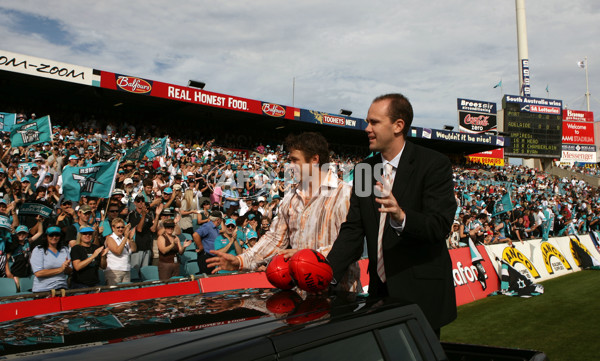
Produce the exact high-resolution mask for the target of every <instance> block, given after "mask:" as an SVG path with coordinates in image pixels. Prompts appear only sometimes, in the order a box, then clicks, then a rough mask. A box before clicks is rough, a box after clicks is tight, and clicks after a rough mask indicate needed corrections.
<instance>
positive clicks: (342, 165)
mask: <svg viewBox="0 0 600 361" xmlns="http://www.w3.org/2000/svg"><path fill="white" fill-rule="evenodd" d="M18 118H20V119H21V120H25V119H26V118H27V117H25V116H24V115H22V114H20V115H19V116H18ZM31 119H35V115H34V114H32V115H31ZM52 132H53V141H52V142H44V143H38V144H35V145H33V146H29V147H13V146H12V144H11V141H10V137H9V134H8V133H7V132H4V133H3V134H2V136H1V137H2V139H1V140H2V149H1V154H0V155H1V158H0V161H1V162H0V221H1V220H2V218H4V219H5V221H4V222H0V223H2V224H0V276H2V277H8V278H13V279H14V280H15V282H16V283H17V285H19V279H21V278H28V277H29V278H33V286H32V290H33V291H34V292H41V291H47V290H51V289H60V288H85V287H93V286H97V285H100V284H102V283H103V280H102V279H101V277H100V275H101V273H99V272H98V271H99V269H102V270H104V273H103V274H104V277H105V279H106V283H107V284H108V285H116V284H119V283H123V282H130V281H131V277H130V275H131V270H132V269H137V270H140V269H142V268H143V267H145V266H148V265H157V266H158V273H159V278H160V279H168V278H171V277H177V276H179V275H180V272H181V267H180V266H179V265H180V263H181V262H182V261H185V260H184V259H183V257H184V254H189V253H190V252H195V253H196V258H195V259H197V262H198V269H197V270H196V272H199V271H202V270H205V269H206V268H205V266H206V265H204V268H203V264H202V262H203V261H204V260H205V259H206V257H203V256H209V255H208V251H209V250H213V249H214V250H222V251H223V252H228V253H231V254H234V255H237V254H240V253H243V252H245V251H246V250H247V249H249V248H251V247H252V246H253V245H254V244H255V243H256V242H257V240H258V239H259V238H260V237H261V236H262V235H263V234H264V233H265V232H266V231H267V230H269V227H270V224H271V222H272V220H273V218H274V217H276V216H277V214H278V210H279V209H278V207H279V202H280V201H281V199H282V198H283V196H284V195H285V193H286V192H287V191H288V190H289V189H290V187H291V186H292V184H293V182H294V179H293V174H290V173H289V167H287V165H288V161H287V153H286V152H285V150H284V147H283V144H282V142H275V143H273V144H266V143H265V145H263V143H251V142H243V141H240V140H239V139H238V140H237V141H227V142H225V141H223V142H219V141H215V139H208V138H204V139H207V140H205V141H198V139H200V138H194V137H193V135H190V137H191V138H186V137H185V136H184V134H181V133H179V134H178V137H175V136H174V135H172V134H169V135H170V136H171V138H169V143H168V144H167V146H166V147H165V149H164V152H162V153H161V154H160V155H158V156H156V157H153V158H152V159H148V158H147V157H143V158H142V157H140V158H139V159H133V160H131V159H130V160H126V161H121V162H120V163H119V168H118V173H117V175H116V177H115V179H114V184H113V187H112V192H111V194H110V196H107V197H106V198H97V197H87V196H81V197H80V199H78V200H71V199H66V198H65V197H64V193H63V186H64V184H65V182H67V181H68V180H67V179H63V177H62V174H63V170H64V169H65V168H66V167H84V166H89V165H91V164H97V163H99V162H101V161H108V160H112V159H119V158H122V157H123V155H124V154H125V153H126V152H125V151H126V150H131V149H134V148H136V147H140V146H141V145H142V144H143V143H144V141H146V140H149V139H154V140H156V141H157V140H159V136H164V135H165V133H166V132H165V131H164V130H162V129H157V128H156V127H151V126H142V125H140V124H132V123H127V122H120V123H105V122H100V121H97V120H94V119H93V118H92V120H88V121H83V122H79V123H77V124H72V123H71V124H62V125H58V124H55V125H54V126H53V129H52ZM360 158H361V156H359V155H344V156H340V155H337V154H333V155H332V157H331V159H332V162H331V163H330V169H331V170H332V171H333V172H334V173H335V174H337V175H338V178H339V179H343V180H344V181H351V180H352V168H353V164H355V163H356V162H357V161H358V160H359V159H360ZM590 172H591V171H589V172H588V174H591V173H590ZM454 180H455V195H456V200H457V205H458V206H457V212H456V217H455V221H454V224H453V227H452V231H451V232H450V235H449V237H448V246H449V247H450V248H457V247H462V246H466V245H467V244H468V239H469V238H471V239H472V240H473V241H474V242H475V243H482V244H491V243H500V242H508V243H509V244H512V242H513V241H521V242H523V241H524V240H526V239H529V238H534V237H541V238H548V237H549V236H560V235H565V234H581V233H586V232H589V231H590V230H598V229H599V224H600V222H599V219H600V199H599V193H598V189H596V188H592V187H591V186H590V185H588V184H586V183H585V182H583V181H578V180H576V179H575V178H573V179H566V178H562V179H558V178H556V177H553V176H550V175H549V174H547V173H543V172H539V171H537V170H535V169H531V168H526V167H523V166H506V167H491V166H484V165H478V164H470V165H466V164H461V165H456V166H455V167H454ZM506 199H508V202H507V201H506ZM31 204H40V205H44V206H46V207H48V209H49V210H50V212H49V214H46V215H42V214H40V212H38V213H37V214H36V213H35V212H33V213H32V212H23V211H22V207H23V205H31ZM500 206H502V207H500ZM220 272H227V271H220Z"/></svg>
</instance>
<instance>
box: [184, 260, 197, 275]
mask: <svg viewBox="0 0 600 361" xmlns="http://www.w3.org/2000/svg"><path fill="white" fill-rule="evenodd" d="M198 272H200V268H199V267H198V263H196V262H188V263H187V264H186V265H185V274H186V276H191V275H195V274H197V273H198Z"/></svg>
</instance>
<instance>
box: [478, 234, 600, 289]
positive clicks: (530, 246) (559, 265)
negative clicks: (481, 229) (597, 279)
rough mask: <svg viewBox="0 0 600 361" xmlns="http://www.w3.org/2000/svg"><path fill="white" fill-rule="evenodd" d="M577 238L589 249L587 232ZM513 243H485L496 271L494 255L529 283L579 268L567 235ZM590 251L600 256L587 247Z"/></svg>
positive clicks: (497, 264)
mask: <svg viewBox="0 0 600 361" xmlns="http://www.w3.org/2000/svg"><path fill="white" fill-rule="evenodd" d="M580 239H581V244H582V245H583V247H587V249H590V248H593V244H592V241H591V240H590V238H589V236H588V235H584V236H581V237H580ZM513 246H514V247H509V246H508V244H506V243H504V244H494V245H488V246H485V248H486V251H487V252H488V253H489V254H490V256H491V258H492V262H493V263H494V266H495V267H496V269H497V270H499V269H500V267H501V265H500V263H499V262H497V261H496V260H495V257H499V258H502V259H503V260H504V261H506V262H507V263H508V264H510V265H511V266H513V267H514V268H515V269H517V270H518V271H519V272H520V273H521V274H523V275H525V276H526V277H527V278H528V279H529V280H531V281H533V282H539V281H544V280H547V279H550V278H554V277H558V276H563V275H565V274H569V273H571V272H575V271H579V270H580V268H579V267H578V263H577V262H576V261H575V258H574V257H573V252H572V251H571V246H570V239H569V237H554V238H550V239H549V240H548V241H546V242H542V241H541V240H540V239H533V240H529V241H526V242H525V243H524V244H521V243H520V242H513ZM594 251H595V252H594ZM590 254H592V255H594V254H595V257H600V254H597V251H596V250H595V249H593V250H590Z"/></svg>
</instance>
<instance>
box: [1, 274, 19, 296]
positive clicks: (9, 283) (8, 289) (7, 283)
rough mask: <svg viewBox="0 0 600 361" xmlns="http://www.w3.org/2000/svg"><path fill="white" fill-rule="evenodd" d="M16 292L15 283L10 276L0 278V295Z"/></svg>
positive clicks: (14, 293) (10, 294) (11, 294)
mask: <svg viewBox="0 0 600 361" xmlns="http://www.w3.org/2000/svg"><path fill="white" fill-rule="evenodd" d="M16 294H18V292H17V284H16V283H15V281H14V280H13V279H12V278H0V297H4V296H14V295H16Z"/></svg>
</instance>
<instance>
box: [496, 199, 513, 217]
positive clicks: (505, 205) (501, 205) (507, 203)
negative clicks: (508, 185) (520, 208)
mask: <svg viewBox="0 0 600 361" xmlns="http://www.w3.org/2000/svg"><path fill="white" fill-rule="evenodd" d="M512 210H513V204H512V201H511V200H510V193H506V194H505V195H503V196H502V198H501V199H500V200H499V201H497V202H496V204H494V214H493V216H494V217H496V216H497V215H499V214H502V213H506V212H508V211H512Z"/></svg>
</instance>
